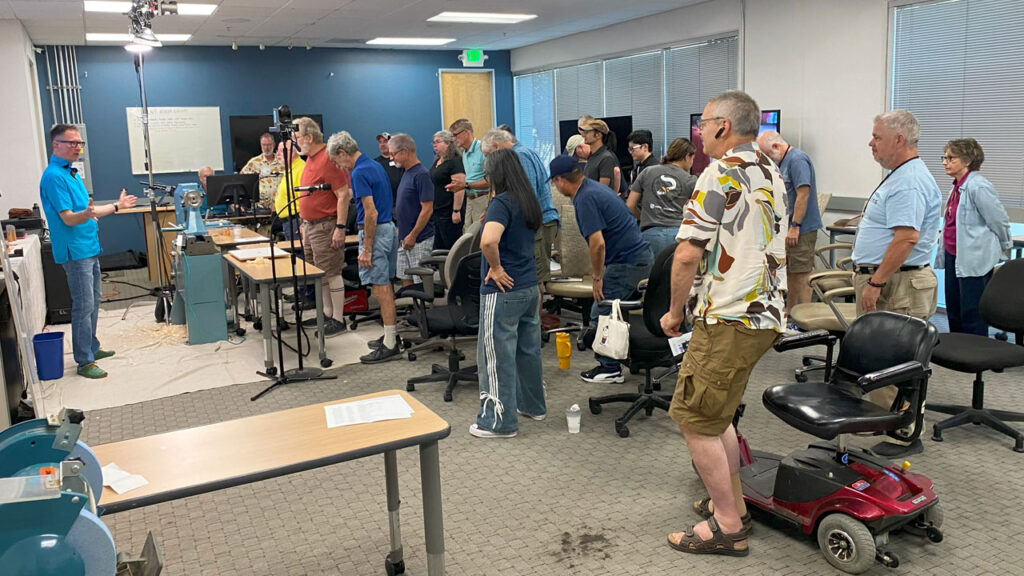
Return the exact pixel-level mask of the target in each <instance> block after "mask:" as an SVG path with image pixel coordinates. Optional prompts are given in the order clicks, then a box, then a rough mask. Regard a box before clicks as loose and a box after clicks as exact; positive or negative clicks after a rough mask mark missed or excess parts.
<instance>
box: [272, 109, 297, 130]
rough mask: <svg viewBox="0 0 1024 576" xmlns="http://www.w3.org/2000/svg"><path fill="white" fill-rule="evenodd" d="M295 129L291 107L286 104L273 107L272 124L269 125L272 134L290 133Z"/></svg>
mask: <svg viewBox="0 0 1024 576" xmlns="http://www.w3.org/2000/svg"><path fill="white" fill-rule="evenodd" d="M293 131H295V124H292V109H291V108H289V107H288V105H287V104H286V105H284V106H279V107H277V108H274V125H273V126H271V127H270V132H271V133H272V134H285V135H287V134H291V133H292V132H293Z"/></svg>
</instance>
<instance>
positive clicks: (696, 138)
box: [690, 110, 782, 176]
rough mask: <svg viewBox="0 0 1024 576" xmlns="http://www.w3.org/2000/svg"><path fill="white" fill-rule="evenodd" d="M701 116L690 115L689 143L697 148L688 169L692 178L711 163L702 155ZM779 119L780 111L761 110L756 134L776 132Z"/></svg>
mask: <svg viewBox="0 0 1024 576" xmlns="http://www.w3.org/2000/svg"><path fill="white" fill-rule="evenodd" d="M701 114H702V113H697V114H690V142H693V146H694V147H695V148H697V152H696V153H695V154H694V156H693V166H692V167H691V168H690V174H693V175H694V176H699V175H700V173H701V172H703V171H704V169H705V168H707V167H708V164H710V163H711V159H710V158H708V156H707V154H705V153H704V146H703V145H702V144H701V139H700V117H701ZM781 118H782V112H781V111H780V110H761V127H760V128H758V130H757V133H758V134H760V133H761V132H764V131H765V130H775V131H776V132H778V131H779V126H781V123H780V120H781Z"/></svg>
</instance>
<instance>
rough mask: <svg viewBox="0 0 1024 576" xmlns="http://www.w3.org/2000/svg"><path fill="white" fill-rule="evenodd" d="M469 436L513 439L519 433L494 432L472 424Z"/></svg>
mask: <svg viewBox="0 0 1024 576" xmlns="http://www.w3.org/2000/svg"><path fill="white" fill-rule="evenodd" d="M469 434H470V435H471V436H476V437H477V438H512V437H514V436H515V435H516V434H517V432H492V431H490V430H486V429H484V428H481V427H479V426H477V425H476V424H470V426H469Z"/></svg>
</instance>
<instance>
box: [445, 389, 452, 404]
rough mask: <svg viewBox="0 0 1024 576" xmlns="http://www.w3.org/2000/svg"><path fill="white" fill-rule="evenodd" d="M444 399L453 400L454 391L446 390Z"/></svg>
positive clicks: (446, 400)
mask: <svg viewBox="0 0 1024 576" xmlns="http://www.w3.org/2000/svg"><path fill="white" fill-rule="evenodd" d="M444 401H445V402H451V401H452V393H451V392H449V391H447V390H445V392H444Z"/></svg>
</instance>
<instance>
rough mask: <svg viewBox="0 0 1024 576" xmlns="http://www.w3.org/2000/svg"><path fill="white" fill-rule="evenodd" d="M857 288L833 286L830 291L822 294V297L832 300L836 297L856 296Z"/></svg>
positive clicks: (827, 300)
mask: <svg viewBox="0 0 1024 576" xmlns="http://www.w3.org/2000/svg"><path fill="white" fill-rule="evenodd" d="M856 295H857V289H856V288H854V287H853V286H843V287H842V288H833V289H831V290H829V291H828V292H825V293H824V294H822V295H821V299H822V300H823V301H825V302H831V301H833V300H835V299H836V298H842V297H844V296H856Z"/></svg>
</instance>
